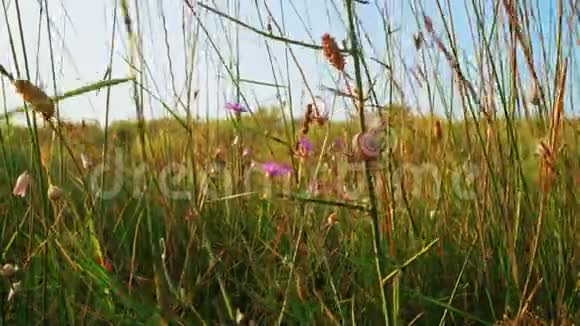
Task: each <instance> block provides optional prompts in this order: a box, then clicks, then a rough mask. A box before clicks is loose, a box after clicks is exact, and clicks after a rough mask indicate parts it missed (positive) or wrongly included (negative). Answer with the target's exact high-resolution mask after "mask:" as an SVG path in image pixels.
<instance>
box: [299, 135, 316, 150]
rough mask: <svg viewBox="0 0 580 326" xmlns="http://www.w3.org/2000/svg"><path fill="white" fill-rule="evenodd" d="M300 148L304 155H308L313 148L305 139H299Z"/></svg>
mask: <svg viewBox="0 0 580 326" xmlns="http://www.w3.org/2000/svg"><path fill="white" fill-rule="evenodd" d="M299 144H300V147H301V148H302V150H304V152H305V153H310V152H312V151H313V150H314V146H313V145H312V143H311V142H310V141H309V140H308V138H306V137H302V138H300V141H299Z"/></svg>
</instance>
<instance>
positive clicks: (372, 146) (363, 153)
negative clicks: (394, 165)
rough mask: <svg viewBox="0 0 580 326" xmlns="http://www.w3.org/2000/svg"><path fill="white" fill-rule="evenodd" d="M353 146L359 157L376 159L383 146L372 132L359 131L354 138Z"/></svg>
mask: <svg viewBox="0 0 580 326" xmlns="http://www.w3.org/2000/svg"><path fill="white" fill-rule="evenodd" d="M352 147H353V150H354V154H355V156H356V157H357V158H359V159H361V160H363V161H374V160H376V159H377V158H378V157H379V155H380V154H381V147H380V145H379V143H378V142H377V140H376V138H375V136H374V134H372V133H358V134H356V135H355V136H354V137H353V139H352Z"/></svg>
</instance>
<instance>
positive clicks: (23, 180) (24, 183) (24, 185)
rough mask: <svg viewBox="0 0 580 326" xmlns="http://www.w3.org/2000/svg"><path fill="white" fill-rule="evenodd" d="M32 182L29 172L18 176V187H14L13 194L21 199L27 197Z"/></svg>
mask: <svg viewBox="0 0 580 326" xmlns="http://www.w3.org/2000/svg"><path fill="white" fill-rule="evenodd" d="M31 181H32V177H31V176H30V174H29V173H28V171H24V172H23V173H22V174H21V175H19V176H18V179H16V185H14V189H13V190H12V194H14V195H15V196H20V197H24V196H26V191H27V190H28V185H29V184H30V182H31Z"/></svg>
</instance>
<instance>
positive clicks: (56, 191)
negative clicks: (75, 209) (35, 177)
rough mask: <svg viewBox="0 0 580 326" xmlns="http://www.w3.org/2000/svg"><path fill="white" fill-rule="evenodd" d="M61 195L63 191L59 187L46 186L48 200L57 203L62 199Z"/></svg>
mask: <svg viewBox="0 0 580 326" xmlns="http://www.w3.org/2000/svg"><path fill="white" fill-rule="evenodd" d="M63 194H64V191H63V190H62V189H61V188H60V187H58V186H55V185H52V184H51V185H49V186H48V199H50V200H52V201H57V200H59V199H60V198H61V197H62V195H63Z"/></svg>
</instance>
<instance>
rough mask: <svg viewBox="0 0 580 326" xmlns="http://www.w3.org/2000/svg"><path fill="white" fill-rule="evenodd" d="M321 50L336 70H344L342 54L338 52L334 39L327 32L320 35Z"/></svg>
mask: <svg viewBox="0 0 580 326" xmlns="http://www.w3.org/2000/svg"><path fill="white" fill-rule="evenodd" d="M322 51H323V52H324V56H325V57H326V59H327V60H328V61H329V62H330V64H331V65H333V66H334V67H335V68H336V69H337V70H338V71H344V65H345V62H344V56H343V55H342V53H340V49H339V48H338V45H337V44H336V41H335V40H334V38H333V37H332V36H330V35H329V34H328V33H324V34H323V35H322Z"/></svg>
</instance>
